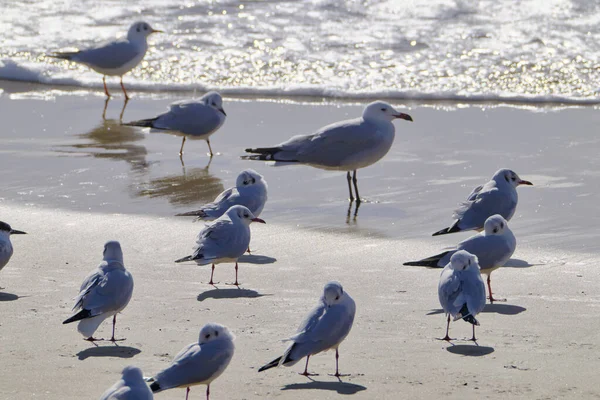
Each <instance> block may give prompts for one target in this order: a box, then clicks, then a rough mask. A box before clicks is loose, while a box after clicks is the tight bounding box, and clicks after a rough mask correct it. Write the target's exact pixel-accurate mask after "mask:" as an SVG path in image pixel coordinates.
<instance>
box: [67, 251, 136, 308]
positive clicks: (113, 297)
mask: <svg viewBox="0 0 600 400" xmlns="http://www.w3.org/2000/svg"><path fill="white" fill-rule="evenodd" d="M116 264H118V265H116ZM132 293H133V277H132V276H131V274H130V273H129V272H128V271H127V270H125V269H124V268H123V267H122V265H121V264H120V263H114V264H111V262H106V261H103V262H102V263H101V264H100V266H99V267H98V270H96V271H94V272H92V273H91V274H90V275H88V276H87V278H86V279H85V280H84V281H83V284H82V285H81V289H80V293H79V295H78V296H77V297H76V299H75V306H74V307H73V310H76V309H86V310H90V311H91V315H99V314H103V313H113V312H114V313H116V312H119V311H121V310H123V309H124V308H125V307H126V306H127V304H128V303H129V300H131V295H132Z"/></svg>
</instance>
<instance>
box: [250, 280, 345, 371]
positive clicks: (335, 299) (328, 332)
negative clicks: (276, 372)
mask: <svg viewBox="0 0 600 400" xmlns="http://www.w3.org/2000/svg"><path fill="white" fill-rule="evenodd" d="M355 313H356V304H355V303H354V300H353V299H352V297H350V295H349V294H348V293H346V292H344V289H343V288H342V285H341V284H340V283H338V282H329V283H327V284H326V285H325V288H324V290H323V296H321V298H320V299H319V304H318V305H317V307H315V308H314V309H313V310H312V311H311V312H310V313H309V314H308V315H307V316H306V318H305V320H304V321H303V322H302V324H300V327H299V328H298V331H297V333H296V334H295V335H294V336H292V337H291V338H289V339H288V340H289V341H290V342H291V343H290V345H289V346H288V348H287V349H286V350H285V352H284V353H283V355H282V356H281V357H277V358H276V359H274V360H273V361H271V362H270V363H268V364H265V365H263V366H262V367H260V369H259V370H258V372H262V371H265V370H267V369H270V368H273V367H278V366H280V365H283V366H286V367H289V366H292V365H294V364H296V363H297V362H298V361H299V360H301V359H302V358H303V357H306V365H305V367H304V372H303V373H302V374H301V375H304V376H310V375H311V374H309V373H308V360H309V358H310V356H312V355H314V354H318V353H320V352H322V351H327V350H330V349H335V375H334V376H336V377H339V376H342V375H340V371H339V368H338V366H339V365H338V361H339V358H340V354H339V351H338V348H339V346H340V343H342V341H343V340H344V339H345V338H346V336H348V333H350V329H352V324H353V323H354V314H355Z"/></svg>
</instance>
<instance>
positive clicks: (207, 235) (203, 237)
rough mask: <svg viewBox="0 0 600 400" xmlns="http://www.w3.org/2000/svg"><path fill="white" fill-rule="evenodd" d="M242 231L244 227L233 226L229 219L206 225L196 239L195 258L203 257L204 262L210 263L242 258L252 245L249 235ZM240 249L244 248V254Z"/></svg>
mask: <svg viewBox="0 0 600 400" xmlns="http://www.w3.org/2000/svg"><path fill="white" fill-rule="evenodd" d="M241 229H243V227H241V226H236V225H233V224H232V223H231V221H230V220H229V219H217V220H216V221H214V222H212V223H211V224H209V225H206V226H205V227H204V229H202V230H201V231H200V233H199V234H198V237H197V238H196V247H195V250H194V257H195V258H196V257H198V256H199V255H202V257H201V259H202V260H205V261H206V262H210V261H211V260H214V259H217V258H224V257H226V258H236V257H239V256H241V255H242V254H244V251H245V250H246V249H247V248H248V244H249V243H250V235H249V233H248V232H246V231H242V230H241ZM238 230H239V231H238ZM244 243H245V244H244ZM240 248H243V251H242V253H240Z"/></svg>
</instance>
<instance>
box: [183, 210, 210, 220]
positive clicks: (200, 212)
mask: <svg viewBox="0 0 600 400" xmlns="http://www.w3.org/2000/svg"><path fill="white" fill-rule="evenodd" d="M175 216H176V217H198V219H202V218H206V217H208V214H207V213H206V212H205V211H204V210H196V211H188V212H184V213H181V214H175Z"/></svg>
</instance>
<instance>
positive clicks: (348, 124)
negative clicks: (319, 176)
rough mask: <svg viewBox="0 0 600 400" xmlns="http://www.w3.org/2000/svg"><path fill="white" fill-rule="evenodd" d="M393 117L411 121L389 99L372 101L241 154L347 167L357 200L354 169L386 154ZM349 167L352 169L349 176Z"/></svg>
mask: <svg viewBox="0 0 600 400" xmlns="http://www.w3.org/2000/svg"><path fill="white" fill-rule="evenodd" d="M396 118H399V119H404V120H406V121H412V117H411V116H410V115H408V114H404V113H401V112H399V111H396V110H395V109H394V107H392V106H391V105H389V104H388V103H386V102H383V101H375V102H373V103H371V104H369V105H367V106H366V107H365V109H364V110H363V114H362V117H360V118H355V119H351V120H347V121H341V122H337V123H334V124H331V125H328V126H325V127H323V128H321V129H320V130H318V131H317V132H316V133H313V134H311V135H299V136H294V137H293V138H291V139H289V140H288V141H286V142H283V143H281V144H279V145H277V146H273V147H258V148H254V149H246V152H247V153H255V154H256V155H251V156H243V157H242V158H243V159H247V160H265V161H280V162H284V163H298V164H306V165H310V166H311V167H315V168H320V169H325V170H332V171H346V179H347V180H348V191H349V193H350V201H354V196H353V194H352V185H351V182H352V183H354V191H355V193H356V201H357V203H360V202H361V199H360V195H359V194H358V183H357V182H358V181H357V178H356V170H358V169H360V168H365V167H368V166H369V165H372V164H374V163H376V162H377V161H379V160H380V159H381V158H383V156H385V155H386V154H387V152H388V151H389V150H390V148H391V147H392V143H393V142H394V137H395V128H394V124H392V121H393V120H394V119H396ZM350 171H353V175H352V176H351V175H350Z"/></svg>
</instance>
